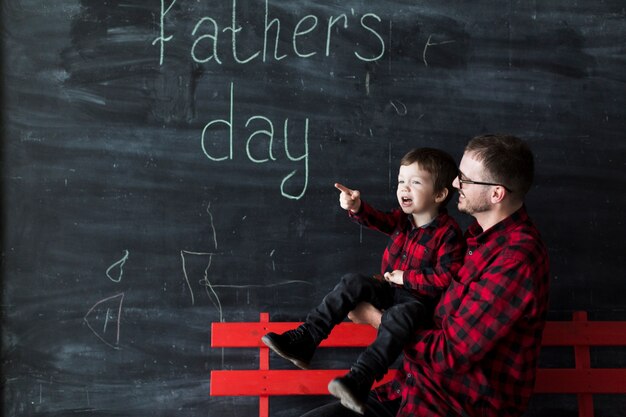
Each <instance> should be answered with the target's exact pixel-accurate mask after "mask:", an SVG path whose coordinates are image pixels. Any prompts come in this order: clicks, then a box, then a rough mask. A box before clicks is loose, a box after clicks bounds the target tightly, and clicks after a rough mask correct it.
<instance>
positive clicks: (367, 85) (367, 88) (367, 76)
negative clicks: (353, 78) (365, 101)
mask: <svg viewBox="0 0 626 417" xmlns="http://www.w3.org/2000/svg"><path fill="white" fill-rule="evenodd" d="M365 95H366V96H368V97H369V96H370V72H369V71H367V72H366V73H365Z"/></svg>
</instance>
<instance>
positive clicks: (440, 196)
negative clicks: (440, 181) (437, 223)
mask: <svg viewBox="0 0 626 417" xmlns="http://www.w3.org/2000/svg"><path fill="white" fill-rule="evenodd" d="M448 192H449V191H448V188H443V189H441V190H439V191H437V193H436V194H435V203H437V204H439V203H443V202H444V201H445V199H446V197H447V196H448Z"/></svg>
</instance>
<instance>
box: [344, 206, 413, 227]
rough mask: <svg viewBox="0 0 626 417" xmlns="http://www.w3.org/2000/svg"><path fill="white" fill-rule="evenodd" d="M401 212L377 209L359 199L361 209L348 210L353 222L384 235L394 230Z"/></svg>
mask: <svg viewBox="0 0 626 417" xmlns="http://www.w3.org/2000/svg"><path fill="white" fill-rule="evenodd" d="M402 214H403V213H402V211H401V210H394V211H392V212H390V213H387V212H383V211H380V210H377V209H375V208H374V207H372V206H370V205H369V204H367V203H366V202H365V201H361V209H360V210H359V212H358V213H354V212H352V211H350V212H349V215H350V218H351V219H352V220H354V221H355V222H357V223H359V224H361V225H363V226H365V227H367V228H368V229H372V230H377V231H379V232H382V233H384V234H386V235H391V234H392V233H394V232H395V230H396V228H397V227H398V224H399V222H400V221H401V215H402Z"/></svg>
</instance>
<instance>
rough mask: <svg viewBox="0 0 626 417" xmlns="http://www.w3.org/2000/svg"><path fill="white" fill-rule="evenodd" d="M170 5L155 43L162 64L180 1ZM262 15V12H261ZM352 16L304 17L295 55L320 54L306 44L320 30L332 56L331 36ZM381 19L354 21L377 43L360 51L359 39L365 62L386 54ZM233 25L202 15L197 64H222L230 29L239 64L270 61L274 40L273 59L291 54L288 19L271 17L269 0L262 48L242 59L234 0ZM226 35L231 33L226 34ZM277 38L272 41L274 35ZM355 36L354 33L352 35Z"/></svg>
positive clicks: (194, 53) (196, 32)
mask: <svg viewBox="0 0 626 417" xmlns="http://www.w3.org/2000/svg"><path fill="white" fill-rule="evenodd" d="M169 1H170V3H169V6H166V2H167V0H161V14H160V21H159V25H160V36H158V37H157V38H156V39H154V41H153V42H152V44H153V45H156V44H157V43H158V44H159V46H160V61H159V62H160V64H161V65H163V60H164V55H165V43H166V42H169V41H171V40H172V39H173V38H174V35H171V34H167V35H166V30H165V24H166V16H167V15H168V14H169V13H170V12H171V10H172V7H173V6H174V5H175V4H176V2H177V1H178V0H169ZM352 15H354V11H352ZM259 17H261V15H260V14H259ZM350 21H351V18H350V17H349V16H348V15H347V14H346V13H341V14H339V15H336V16H330V17H328V21H327V22H326V21H325V20H324V22H322V23H320V18H319V17H318V16H316V15H314V14H308V15H306V16H304V17H302V18H301V19H300V20H298V22H297V23H296V24H295V25H294V26H293V28H287V29H292V34H291V44H290V48H291V50H292V52H293V55H294V56H296V57H298V58H309V57H311V56H313V55H316V54H317V53H318V52H322V51H321V50H320V51H316V50H305V49H306V48H305V47H303V44H304V43H306V42H307V41H310V39H311V38H314V37H315V36H316V34H317V33H320V32H321V33H323V35H322V36H323V38H324V42H325V47H324V51H323V52H322V53H325V55H326V56H330V55H331V38H332V35H333V33H334V32H336V30H337V29H339V28H341V27H343V29H344V30H348V28H349V26H350V23H349V22H350ZM380 22H381V18H380V17H379V16H378V15H376V14H374V13H364V14H362V15H361V17H360V18H358V23H355V22H353V23H352V24H353V25H354V26H355V27H356V30H358V31H361V32H364V33H365V34H366V36H367V38H366V39H368V40H371V41H372V44H373V45H375V46H374V52H373V53H367V54H364V53H363V52H362V51H361V52H359V50H357V48H359V44H358V42H355V50H354V51H352V52H353V54H354V56H355V57H356V58H357V59H359V60H361V61H365V62H371V61H377V60H379V59H381V58H382V57H383V55H384V53H385V41H384V39H383V37H382V36H381V34H380V33H379V31H378V30H377V29H376V26H377V25H378V24H380ZM229 23H230V26H226V27H224V28H221V30H220V26H219V24H218V22H217V21H216V20H215V19H213V18H212V17H211V16H204V17H202V18H200V19H199V20H198V21H197V23H196V24H195V26H194V29H193V31H192V33H191V35H192V36H194V37H195V39H194V42H193V44H192V46H191V50H190V53H191V57H192V59H193V60H194V61H195V62H197V63H206V62H209V61H211V60H213V61H215V62H216V63H217V64H221V63H222V58H221V57H220V56H221V55H223V54H224V51H220V50H219V48H218V40H219V39H220V34H224V33H225V32H230V39H229V40H230V43H231V45H230V46H231V47H230V51H228V53H230V54H232V58H233V60H234V61H235V62H236V63H238V64H246V63H248V62H251V61H253V60H257V59H262V61H263V62H266V60H267V59H268V49H270V48H271V46H270V45H271V43H273V44H274V45H273V48H274V52H273V57H272V56H270V59H271V58H273V59H275V60H276V61H280V60H282V59H284V58H286V57H287V56H288V54H287V52H291V51H289V48H287V50H283V51H279V48H278V45H279V40H280V31H281V23H282V24H283V28H284V26H285V22H281V20H280V19H278V18H273V19H272V18H270V15H269V0H265V15H264V16H263V25H264V32H263V42H262V44H263V45H262V47H261V46H260V45H259V49H258V50H257V51H255V52H253V53H252V54H251V55H249V56H247V57H245V58H242V57H240V56H239V53H238V40H239V38H238V35H239V34H240V32H241V31H242V30H243V28H242V27H241V26H239V25H238V23H237V0H232V14H231V21H230V22H229ZM224 36H228V35H227V34H225V35H224ZM272 36H273V37H274V39H273V40H272V39H271V37H272ZM351 38H354V36H351Z"/></svg>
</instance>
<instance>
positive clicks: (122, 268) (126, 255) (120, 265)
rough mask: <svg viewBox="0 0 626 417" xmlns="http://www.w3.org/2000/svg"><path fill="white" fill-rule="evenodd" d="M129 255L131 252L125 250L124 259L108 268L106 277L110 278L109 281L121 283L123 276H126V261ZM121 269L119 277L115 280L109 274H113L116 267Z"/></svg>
mask: <svg viewBox="0 0 626 417" xmlns="http://www.w3.org/2000/svg"><path fill="white" fill-rule="evenodd" d="M128 255H129V252H128V251H127V250H124V256H123V257H122V259H120V260H119V261H117V262H115V263H114V264H113V265H111V266H110V267H108V268H107V270H106V275H107V277H109V279H110V280H111V281H113V282H120V281H121V280H122V275H124V264H125V263H126V261H127V260H128ZM118 266H119V268H120V270H119V274H118V276H117V278H113V277H112V276H111V275H110V274H109V272H111V270H112V269H113V268H115V267H118Z"/></svg>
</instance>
